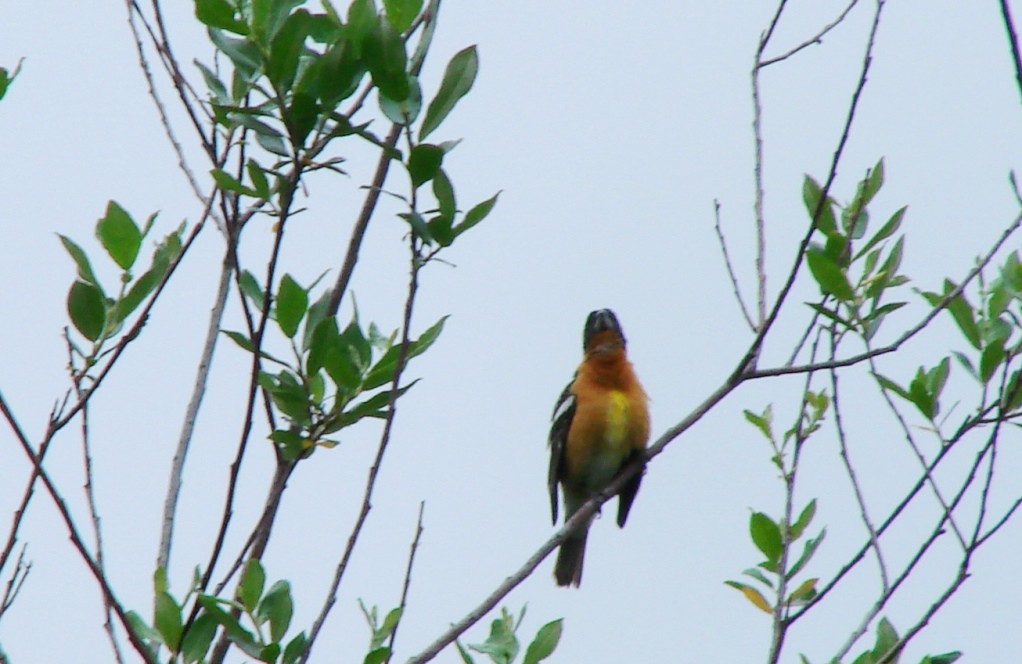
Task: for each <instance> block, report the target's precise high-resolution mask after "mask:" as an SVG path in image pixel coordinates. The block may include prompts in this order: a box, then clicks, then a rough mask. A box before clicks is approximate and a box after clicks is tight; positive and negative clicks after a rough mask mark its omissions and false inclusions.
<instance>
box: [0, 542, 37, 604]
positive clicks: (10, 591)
mask: <svg viewBox="0 0 1022 664" xmlns="http://www.w3.org/2000/svg"><path fill="white" fill-rule="evenodd" d="M27 549H28V544H27V543H26V544H22V545H21V551H19V552H18V559H17V561H16V562H15V563H14V571H13V572H11V578H9V579H7V588H6V589H5V590H4V596H3V599H0V618H2V617H3V615H4V613H5V612H6V611H7V609H9V608H11V606H12V605H13V604H14V600H15V599H17V597H18V593H19V592H21V588H22V586H24V585H25V579H27V578H28V575H29V572H31V571H32V563H31V562H27V563H26V562H25V551H26V550H27Z"/></svg>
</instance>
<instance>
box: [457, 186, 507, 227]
mask: <svg viewBox="0 0 1022 664" xmlns="http://www.w3.org/2000/svg"><path fill="white" fill-rule="evenodd" d="M498 196H500V192H499V191H498V192H497V193H496V194H494V195H493V197H492V198H488V199H486V200H485V201H483V202H482V203H479V204H478V205H475V206H474V207H472V209H470V210H469V211H468V212H466V213H465V218H464V219H462V220H461V222H460V223H458V224H456V225H455V226H454V235H455V237H457V236H459V235H461V234H462V233H464V232H465V231H467V230H468V229H470V228H472V227H473V226H475V225H476V224H478V223H479V222H480V221H482V220H483V219H485V218H486V217H487V216H488V215H489V214H490V211H491V210H493V207H494V206H495V205H496V204H497V197H498Z"/></svg>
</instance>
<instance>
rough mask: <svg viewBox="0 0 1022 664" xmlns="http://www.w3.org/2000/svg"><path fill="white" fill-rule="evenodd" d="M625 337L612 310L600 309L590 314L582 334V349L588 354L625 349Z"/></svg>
mask: <svg viewBox="0 0 1022 664" xmlns="http://www.w3.org/2000/svg"><path fill="white" fill-rule="evenodd" d="M624 347H625V335H624V332H622V331H621V324H620V323H618V322H617V316H615V315H614V312H613V311H611V310H610V309H599V310H597V311H594V312H592V313H591V314H589V318H587V319H586V327H585V330H584V331H583V333H582V349H583V350H584V351H585V352H586V353H590V352H594V351H595V352H600V351H606V350H614V349H619V348H620V349H623V348H624Z"/></svg>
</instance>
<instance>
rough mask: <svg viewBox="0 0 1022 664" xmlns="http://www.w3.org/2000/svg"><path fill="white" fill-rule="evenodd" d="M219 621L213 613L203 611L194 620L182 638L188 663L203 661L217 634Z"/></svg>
mask: <svg viewBox="0 0 1022 664" xmlns="http://www.w3.org/2000/svg"><path fill="white" fill-rule="evenodd" d="M216 629H217V623H216V620H214V619H213V617H212V616H211V615H209V614H208V613H203V614H202V615H200V616H199V617H198V618H196V619H195V621H194V622H192V626H191V627H189V628H188V631H187V632H185V635H184V637H183V638H182V639H181V654H182V655H183V656H184V661H185V662H186V664H191V663H192V662H201V661H202V660H203V659H205V657H206V653H207V651H209V646H210V644H212V643H213V637H214V636H216Z"/></svg>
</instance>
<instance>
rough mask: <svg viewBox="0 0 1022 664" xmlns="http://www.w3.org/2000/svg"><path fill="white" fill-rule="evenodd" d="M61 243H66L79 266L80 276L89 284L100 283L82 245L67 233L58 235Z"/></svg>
mask: <svg viewBox="0 0 1022 664" xmlns="http://www.w3.org/2000/svg"><path fill="white" fill-rule="evenodd" d="M58 236H59V237H60V241H61V243H62V244H63V245H64V249H66V250H67V253H68V254H70V255H71V258H72V260H74V262H75V264H76V265H77V266H78V278H79V279H80V280H81V281H84V282H86V283H89V284H94V285H96V286H98V285H99V281H98V280H97V279H96V275H95V274H94V273H93V272H92V265H91V264H90V263H89V257H88V256H87V255H86V254H85V252H84V251H83V250H82V248H81V247H79V246H78V245H77V244H75V242H74V240H72V239H71V238H69V237H68V236H66V235H58Z"/></svg>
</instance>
